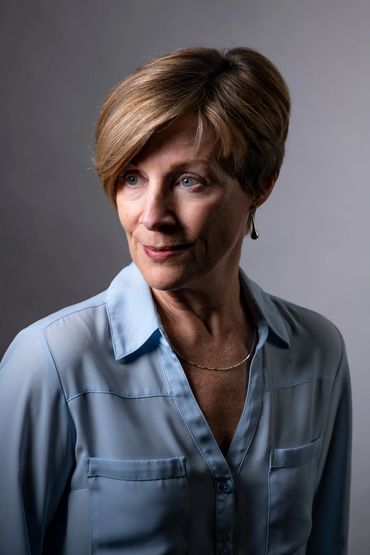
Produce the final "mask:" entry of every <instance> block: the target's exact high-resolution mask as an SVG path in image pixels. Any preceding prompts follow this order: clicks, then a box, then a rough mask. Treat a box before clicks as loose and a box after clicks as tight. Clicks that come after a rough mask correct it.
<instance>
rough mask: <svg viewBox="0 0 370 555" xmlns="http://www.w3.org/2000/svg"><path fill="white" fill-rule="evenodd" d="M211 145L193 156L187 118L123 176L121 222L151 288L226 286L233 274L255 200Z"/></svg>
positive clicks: (156, 141)
mask: <svg viewBox="0 0 370 555" xmlns="http://www.w3.org/2000/svg"><path fill="white" fill-rule="evenodd" d="M214 143H215V142H214V140H213V139H212V136H206V137H205V139H204V141H203V142H202V144H201V146H200V148H199V149H196V146H195V144H194V122H193V120H191V119H189V118H186V119H185V118H184V119H182V120H180V121H179V122H177V123H176V124H173V125H172V126H170V127H168V128H167V129H166V130H165V131H163V132H161V133H159V134H157V135H155V136H154V137H153V138H152V139H150V140H149V141H148V143H147V145H146V146H145V147H144V148H143V150H142V151H141V152H140V153H139V155H138V156H136V158H134V159H133V160H132V162H131V163H130V164H129V165H128V166H127V167H126V168H124V170H123V171H122V173H121V177H120V179H119V181H118V186H117V196H116V200H117V208H118V214H119V219H120V221H121V224H122V226H123V228H124V229H125V231H126V235H127V240H128V245H129V249H130V254H131V257H132V259H133V261H134V262H135V263H136V265H137V266H138V268H139V269H140V271H141V273H142V274H143V276H144V279H145V280H146V282H147V283H148V284H149V286H150V287H152V288H154V289H158V290H162V291H163V290H164V291H170V290H171V291H173V290H178V289H181V288H197V287H202V288H203V289H204V286H206V287H207V288H208V287H212V285H213V284H215V283H216V282H217V280H218V282H219V283H222V284H223V285H225V284H227V283H228V281H227V280H228V279H231V278H235V275H236V274H237V272H238V266H239V258H240V250H241V245H242V242H243V238H244V235H245V232H246V225H247V217H248V212H249V209H250V207H251V205H252V199H251V197H250V196H249V195H248V194H247V193H246V192H244V191H243V190H242V188H241V187H240V185H239V183H238V181H237V180H236V179H234V178H233V177H230V176H229V175H228V174H227V173H225V172H224V171H223V170H222V168H221V167H220V166H219V164H218V163H217V160H216V159H215V157H214V155H213V152H214V149H215V144H214ZM215 280H216V281H215ZM220 280H221V281H220ZM230 283H231V282H230Z"/></svg>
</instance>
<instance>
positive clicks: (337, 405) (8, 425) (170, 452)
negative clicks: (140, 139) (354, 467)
mask: <svg viewBox="0 0 370 555" xmlns="http://www.w3.org/2000/svg"><path fill="white" fill-rule="evenodd" d="M241 280H242V284H243V287H244V289H245V293H246V296H247V299H248V302H249V305H250V308H251V310H252V313H253V315H254V318H255V320H256V324H257V326H258V337H259V341H258V345H257V348H256V352H255V355H254V357H253V360H252V362H251V368H250V376H249V384H248V393H247V397H246V400H245V406H244V410H243V413H242V415H241V418H240V422H239V424H238V427H237V430H236V432H235V435H234V438H233V440H232V443H231V445H230V448H229V451H228V453H227V456H226V457H225V456H224V455H223V454H222V452H221V451H220V449H219V447H218V445H217V442H216V440H215V438H214V437H213V435H212V432H211V430H210V428H209V426H208V424H207V422H206V420H205V418H204V416H203V414H202V412H201V410H200V408H199V406H198V404H197V402H196V400H195V398H194V396H193V393H192V391H191V388H190V386H189V382H188V380H187V378H186V375H185V373H184V371H183V369H182V367H181V364H180V362H179V360H178V358H177V357H176V355H175V353H174V351H173V350H172V348H171V345H170V344H169V343H168V341H167V339H166V336H165V334H164V332H163V330H162V329H161V325H160V321H159V318H158V315H157V313H156V310H155V305H154V304H153V300H152V296H151V293H150V290H149V288H148V286H147V284H146V283H145V281H144V280H143V278H142V276H141V274H140V272H139V270H138V269H137V267H136V266H135V265H134V264H131V265H130V266H128V267H127V268H125V269H124V270H122V272H120V274H118V276H117V277H116V278H115V279H114V280H113V282H112V284H111V285H110V287H109V288H108V289H107V291H105V292H103V293H101V294H99V295H97V296H95V297H93V298H92V299H89V300H87V301H85V302H82V303H80V304H77V305H74V306H72V307H69V308H66V309H64V310H61V311H59V312H57V313H55V314H53V315H51V316H49V317H47V318H44V319H42V320H40V321H39V322H36V323H35V324H33V325H31V326H30V327H28V328H26V329H25V330H23V331H22V332H21V333H20V334H18V336H17V337H16V338H15V340H14V341H13V343H12V344H11V346H10V347H9V349H8V351H7V352H6V354H5V356H4V359H3V361H2V365H1V370H0V450H1V454H0V554H1V555H13V554H16V555H25V554H31V553H32V554H41V552H42V553H45V554H50V555H59V554H68V555H85V554H90V553H94V554H97V555H111V554H112V555H113V554H115V555H182V554H188V555H211V554H212V555H214V554H217V555H231V554H232V555H293V554H294V555H303V554H310V555H343V554H345V553H346V552H347V548H346V545H347V527H348V497H349V474H350V436H351V402H350V385H349V375H348V366H347V360H346V355H345V350H344V346H343V341H342V338H341V336H340V334H339V332H338V331H337V329H336V328H335V326H333V324H331V323H330V322H328V321H327V320H326V319H325V318H323V317H322V316H320V315H318V314H316V313H314V312H311V311H309V310H307V309H303V308H301V307H298V306H296V305H293V304H291V303H288V302H286V301H283V300H281V299H279V298H276V297H273V296H271V295H268V294H266V293H265V292H264V291H262V290H261V289H260V288H259V287H258V286H257V285H256V284H255V283H253V282H252V281H251V280H249V279H248V278H247V277H246V276H245V275H244V274H243V272H241ZM225 286H226V285H225ZM220 348H222V345H220Z"/></svg>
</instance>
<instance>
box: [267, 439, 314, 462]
mask: <svg viewBox="0 0 370 555" xmlns="http://www.w3.org/2000/svg"><path fill="white" fill-rule="evenodd" d="M320 447H321V436H319V437H318V438H317V439H315V440H314V441H312V442H311V443H306V444H305V445H300V446H298V447H289V448H287V449H280V448H274V449H271V459H270V468H289V467H294V466H302V465H303V464H306V463H307V462H309V461H310V460H311V459H313V458H314V457H315V456H316V455H317V454H318V453H319V451H320Z"/></svg>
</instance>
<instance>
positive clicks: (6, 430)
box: [0, 328, 75, 555]
mask: <svg viewBox="0 0 370 555" xmlns="http://www.w3.org/2000/svg"><path fill="white" fill-rule="evenodd" d="M74 441H75V433H74V428H73V424H72V420H71V416H70V413H69V410H68V407H67V405H66V401H65V398H64V395H63V391H62V387H61V384H60V382H59V377H58V373H57V371H56V368H55V366H54V363H53V359H52V357H51V354H50V352H49V349H48V346H47V343H46V340H45V338H44V335H43V333H42V330H37V329H36V330H32V329H30V328H28V329H26V330H24V331H23V332H21V333H20V334H19V335H18V336H17V337H16V338H15V339H14V341H13V343H12V344H11V345H10V347H9V348H8V350H7V352H6V353H5V356H4V359H3V361H2V363H1V365H0V553H1V554H4V555H5V554H10V553H16V554H17V555H26V554H36V553H37V554H41V553H42V552H43V538H44V535H45V532H46V529H47V527H48V525H49V523H50V521H51V519H52V517H53V515H54V513H55V511H56V508H57V506H58V503H59V500H60V498H61V496H62V494H63V491H64V489H65V487H66V483H67V480H68V477H69V475H70V472H71V469H72V466H73V460H74V455H73V445H74Z"/></svg>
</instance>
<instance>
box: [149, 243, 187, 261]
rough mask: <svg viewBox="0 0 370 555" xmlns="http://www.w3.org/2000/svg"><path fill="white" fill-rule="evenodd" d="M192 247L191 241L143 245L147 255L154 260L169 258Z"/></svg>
mask: <svg viewBox="0 0 370 555" xmlns="http://www.w3.org/2000/svg"><path fill="white" fill-rule="evenodd" d="M191 247H192V244H191V243H183V244H180V245H161V246H154V245H143V249H144V251H145V253H146V255H147V256H148V257H149V258H151V259H152V260H158V261H160V260H167V259H168V258H173V257H175V256H179V255H181V254H182V253H183V252H185V251H187V250H188V249H190V248H191Z"/></svg>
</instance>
